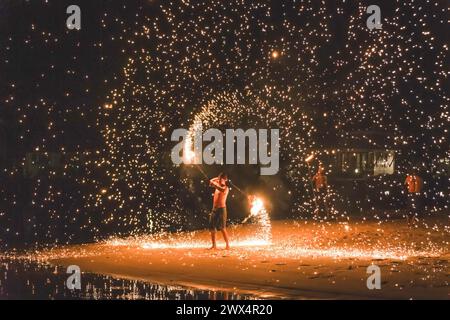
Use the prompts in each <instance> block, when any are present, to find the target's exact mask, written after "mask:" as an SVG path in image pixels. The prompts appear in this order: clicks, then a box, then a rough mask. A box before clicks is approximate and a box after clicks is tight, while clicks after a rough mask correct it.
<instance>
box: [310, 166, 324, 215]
mask: <svg viewBox="0 0 450 320" xmlns="http://www.w3.org/2000/svg"><path fill="white" fill-rule="evenodd" d="M324 171H325V170H324V168H323V167H322V165H320V166H319V168H318V169H317V173H316V174H315V175H314V176H313V177H312V182H313V188H314V193H315V198H316V206H317V208H316V212H320V211H321V208H322V207H323V208H324V210H325V212H326V213H328V205H327V198H326V197H327V193H328V190H327V188H328V179H327V176H326V175H325V174H324Z"/></svg>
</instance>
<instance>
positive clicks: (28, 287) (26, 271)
mask: <svg viewBox="0 0 450 320" xmlns="http://www.w3.org/2000/svg"><path fill="white" fill-rule="evenodd" d="M68 276H70V274H66V269H65V268H63V267H55V266H52V265H49V264H45V263H38V262H36V261H30V260H24V259H11V258H0V299H40V300H48V299H50V300H53V299H77V300H78V299H108V300H116V299H123V300H140V299H147V300H204V299H208V300H242V299H243V300H248V299H255V297H253V296H250V295H241V294H237V293H230V292H222V291H208V290H197V289H189V288H184V287H180V286H172V285H159V284H152V283H147V282H143V281H135V280H124V279H117V278H114V277H110V276H104V275H97V274H92V273H84V272H83V273H82V274H81V290H70V289H68V288H67V286H66V280H67V278H68Z"/></svg>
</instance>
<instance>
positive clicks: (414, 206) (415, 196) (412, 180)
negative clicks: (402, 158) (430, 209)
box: [405, 169, 423, 225]
mask: <svg viewBox="0 0 450 320" xmlns="http://www.w3.org/2000/svg"><path fill="white" fill-rule="evenodd" d="M405 185H406V189H407V191H408V202H409V212H408V214H407V215H406V221H407V222H408V225H410V224H411V223H414V221H418V220H419V219H418V210H419V207H420V197H421V191H422V186H423V180H422V178H421V177H420V176H419V175H418V174H417V170H415V169H414V170H413V171H412V172H411V174H408V175H407V176H406V179H405Z"/></svg>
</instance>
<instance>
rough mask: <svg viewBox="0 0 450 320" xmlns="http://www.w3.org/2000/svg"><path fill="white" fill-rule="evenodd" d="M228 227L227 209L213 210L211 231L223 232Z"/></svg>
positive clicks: (210, 224)
mask: <svg viewBox="0 0 450 320" xmlns="http://www.w3.org/2000/svg"><path fill="white" fill-rule="evenodd" d="M226 225H227V208H213V209H212V211H211V213H210V215H209V230H211V231H216V230H219V231H220V230H223V229H225V228H226Z"/></svg>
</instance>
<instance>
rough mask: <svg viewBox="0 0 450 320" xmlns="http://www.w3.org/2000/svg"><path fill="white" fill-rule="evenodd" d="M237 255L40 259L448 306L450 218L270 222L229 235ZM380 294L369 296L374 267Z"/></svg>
mask: <svg viewBox="0 0 450 320" xmlns="http://www.w3.org/2000/svg"><path fill="white" fill-rule="evenodd" d="M229 231H230V238H231V239H232V243H231V245H232V249H231V250H228V251H227V250H224V249H223V241H222V238H221V237H220V236H219V238H218V239H219V249H218V250H215V251H212V250H208V249H207V248H208V246H209V233H208V232H207V231H206V230H205V231H197V232H192V233H178V234H161V235H154V236H140V237H135V238H128V239H111V240H109V241H105V242H101V243H95V244H85V245H77V246H67V247H61V248H57V249H52V250H49V251H43V252H39V253H37V254H36V258H37V259H39V260H41V261H46V262H50V263H52V264H55V265H61V266H68V265H78V266H80V268H81V270H82V271H83V272H93V273H98V274H104V275H112V276H115V277H119V278H125V279H136V280H144V281H149V282H153V283H161V284H174V285H175V284H176V285H182V286H187V287H191V288H201V289H209V290H225V291H234V292H240V293H249V294H253V295H256V296H258V297H261V298H287V299H450V290H449V281H450V268H449V261H450V231H449V217H448V215H441V216H440V217H435V218H427V219H425V220H423V221H421V222H420V223H419V225H418V226H417V227H415V228H409V227H408V226H407V225H406V223H405V222H404V221H403V220H396V221H393V222H383V223H380V222H377V221H372V222H364V221H353V222H329V223H318V222H315V223H313V222H301V221H300V222H299V221H275V222H272V226H271V234H272V238H271V239H270V241H267V239H259V238H257V237H256V238H255V235H258V234H259V229H258V226H255V225H236V226H231V227H230V228H229ZM371 264H375V265H377V266H379V267H380V269H381V289H380V290H377V289H374V290H369V289H368V288H367V284H366V282H367V278H368V277H369V276H370V274H368V273H367V267H368V266H369V265H371Z"/></svg>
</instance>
